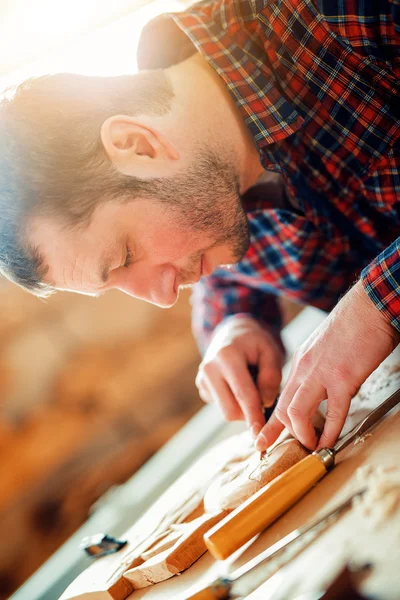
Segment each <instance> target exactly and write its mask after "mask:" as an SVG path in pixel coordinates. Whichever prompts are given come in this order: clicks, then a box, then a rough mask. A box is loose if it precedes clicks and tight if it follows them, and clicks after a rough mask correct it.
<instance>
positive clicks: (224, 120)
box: [167, 52, 264, 194]
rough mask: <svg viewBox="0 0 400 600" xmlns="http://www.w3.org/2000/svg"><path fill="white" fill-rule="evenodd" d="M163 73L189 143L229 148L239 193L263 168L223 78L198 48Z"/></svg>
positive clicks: (222, 150)
mask: <svg viewBox="0 0 400 600" xmlns="http://www.w3.org/2000/svg"><path fill="white" fill-rule="evenodd" d="M167 74H168V75H169V77H170V79H171V82H172V85H173V88H174V92H175V95H176V98H177V100H178V104H179V107H180V110H179V113H180V114H179V115H178V118H180V119H182V120H183V122H186V123H188V124H190V131H191V138H192V143H193V144H194V145H197V146H198V145H199V142H200V143H202V142H204V143H209V144H210V145H211V147H213V148H214V149H216V150H217V151H218V150H219V151H221V152H224V153H226V152H227V149H231V152H232V154H233V155H234V160H235V165H237V167H238V175H239V185H240V192H241V193H242V194H243V193H244V192H245V191H246V190H248V189H249V188H250V187H252V186H253V185H254V184H255V183H256V182H257V181H258V179H259V178H260V177H261V175H262V174H263V173H264V169H263V167H262V166H261V163H260V156H259V153H258V149H257V147H256V145H255V143H254V141H253V138H252V137H251V135H250V132H249V130H248V129H247V127H246V125H245V123H244V120H243V117H242V115H241V113H240V111H239V109H238V108H237V106H236V104H235V102H234V100H233V98H232V96H231V95H230V93H229V92H228V89H227V86H226V84H225V82H224V80H223V79H222V78H221V77H220V76H219V75H218V74H217V73H216V72H215V71H214V69H213V68H212V67H211V66H210V65H209V64H208V63H207V61H206V60H205V59H204V58H203V57H202V55H201V54H200V53H198V52H196V53H195V54H194V55H193V56H191V57H190V58H189V59H187V60H185V61H183V62H182V63H179V64H178V65H175V66H173V67H171V68H169V69H167ZM199 116H200V118H199ZM216 133H217V135H216Z"/></svg>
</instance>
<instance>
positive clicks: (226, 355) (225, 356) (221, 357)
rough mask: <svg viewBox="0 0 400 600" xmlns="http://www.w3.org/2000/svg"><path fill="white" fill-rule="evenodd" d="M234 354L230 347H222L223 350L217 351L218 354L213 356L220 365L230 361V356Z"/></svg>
mask: <svg viewBox="0 0 400 600" xmlns="http://www.w3.org/2000/svg"><path fill="white" fill-rule="evenodd" d="M234 353H235V351H234V349H233V348H232V345H229V346H224V347H223V348H221V349H220V350H218V352H217V353H216V355H215V358H216V360H217V361H218V362H219V363H220V364H221V363H224V362H228V361H229V360H230V359H231V357H232V354H234Z"/></svg>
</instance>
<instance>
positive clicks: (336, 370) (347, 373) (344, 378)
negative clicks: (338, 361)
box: [332, 365, 352, 384]
mask: <svg viewBox="0 0 400 600" xmlns="http://www.w3.org/2000/svg"><path fill="white" fill-rule="evenodd" d="M351 378H352V371H351V368H349V367H348V366H346V365H336V366H335V367H333V369H332V379H333V381H335V383H336V384H348V383H349V382H350V381H351Z"/></svg>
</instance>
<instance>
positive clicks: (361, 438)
mask: <svg viewBox="0 0 400 600" xmlns="http://www.w3.org/2000/svg"><path fill="white" fill-rule="evenodd" d="M369 437H372V433H366V434H364V435H360V436H358V437H356V439H355V440H354V446H357V444H363V443H364V442H365V440H366V439H367V438H369Z"/></svg>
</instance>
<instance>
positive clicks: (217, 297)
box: [138, 0, 400, 348]
mask: <svg viewBox="0 0 400 600" xmlns="http://www.w3.org/2000/svg"><path fill="white" fill-rule="evenodd" d="M194 48H195V49H197V50H198V51H199V52H201V53H202V55H203V56H204V57H205V58H206V59H207V60H208V61H209V63H210V64H211V65H212V66H213V68H214V69H215V70H216V71H217V73H218V74H219V75H220V76H221V77H222V79H223V80H224V82H225V83H226V85H227V88H228V90H229V91H230V93H231V94H232V96H233V98H234V100H235V102H236V104H237V107H238V109H239V110H240V112H241V114H242V117H243V119H244V121H245V123H246V125H247V127H248V129H249V131H250V133H251V135H252V137H253V139H254V141H255V143H256V145H257V147H258V149H259V153H260V160H261V163H262V165H263V166H264V168H265V169H266V170H272V171H275V172H278V173H280V174H281V177H282V179H283V181H284V184H285V188H286V193H287V195H288V197H289V201H288V203H287V205H285V206H284V207H283V208H282V206H280V207H277V205H276V203H275V202H274V198H273V197H271V194H270V193H267V194H264V193H263V191H262V190H263V189H262V188H261V187H260V188H259V189H258V190H257V189H254V188H253V190H251V193H249V194H247V195H246V196H245V197H244V198H243V206H244V208H245V210H246V213H247V217H248V220H249V226H250V232H251V247H250V249H249V251H248V253H247V255H246V257H245V258H244V260H243V261H241V262H240V263H239V264H237V265H235V267H234V268H233V269H231V270H226V269H218V270H217V271H215V272H214V273H213V275H212V276H210V277H208V278H204V279H203V280H202V281H201V282H200V283H199V284H197V286H195V289H194V296H193V320H194V329H195V332H196V333H197V336H198V338H199V341H200V344H201V346H202V347H203V348H205V347H206V345H207V343H208V338H209V335H210V334H211V333H212V331H213V330H214V328H215V327H216V326H217V325H218V323H220V322H221V321H222V320H223V319H224V318H225V317H227V316H229V315H234V314H237V313H248V314H251V315H253V316H256V317H257V318H258V319H260V320H262V321H264V322H265V323H266V324H267V325H268V326H270V327H272V328H275V329H278V328H279V326H280V317H279V313H278V307H277V303H276V300H275V298H274V295H276V294H285V295H286V296H287V297H289V298H291V299H292V300H296V301H299V302H303V303H306V304H311V305H314V306H317V307H320V308H322V309H325V310H330V309H331V308H332V307H333V306H334V305H335V303H336V302H337V301H338V299H339V297H340V295H341V294H343V293H344V292H345V291H346V290H347V289H348V287H349V286H350V285H351V284H352V283H353V282H354V281H355V280H356V278H357V277H359V276H360V274H361V278H362V280H363V283H364V286H365V290H366V293H367V294H368V295H369V297H370V298H371V299H372V301H373V302H374V303H375V305H376V306H377V308H378V309H379V310H381V311H382V313H383V314H384V315H385V316H386V317H387V318H388V320H389V321H390V322H391V323H392V325H393V326H394V327H395V328H396V329H398V330H399V331H400V287H399V286H400V256H399V250H400V241H399V238H398V236H399V235H400V218H399V217H400V94H399V85H400V82H399V78H400V4H399V0H393V1H392V2H390V1H388V0H387V1H385V0H382V1H381V2H356V1H355V0H350V1H348V2H337V1H336V2H334V1H333V0H314V1H311V0H302V1H301V2H299V1H298V0H212V1H204V2H200V3H199V4H197V5H195V6H194V7H192V8H191V9H190V10H188V11H187V12H184V13H179V14H173V15H165V16H163V17H162V18H158V19H156V20H155V21H154V22H153V23H151V24H150V25H149V26H147V28H146V29H145V30H144V32H143V35H142V41H141V45H140V46H139V52H138V57H139V66H140V67H141V68H156V67H166V66H169V65H170V64H173V63H174V62H179V60H181V59H183V58H185V57H186V56H188V55H190V53H192V52H193V50H194Z"/></svg>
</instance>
